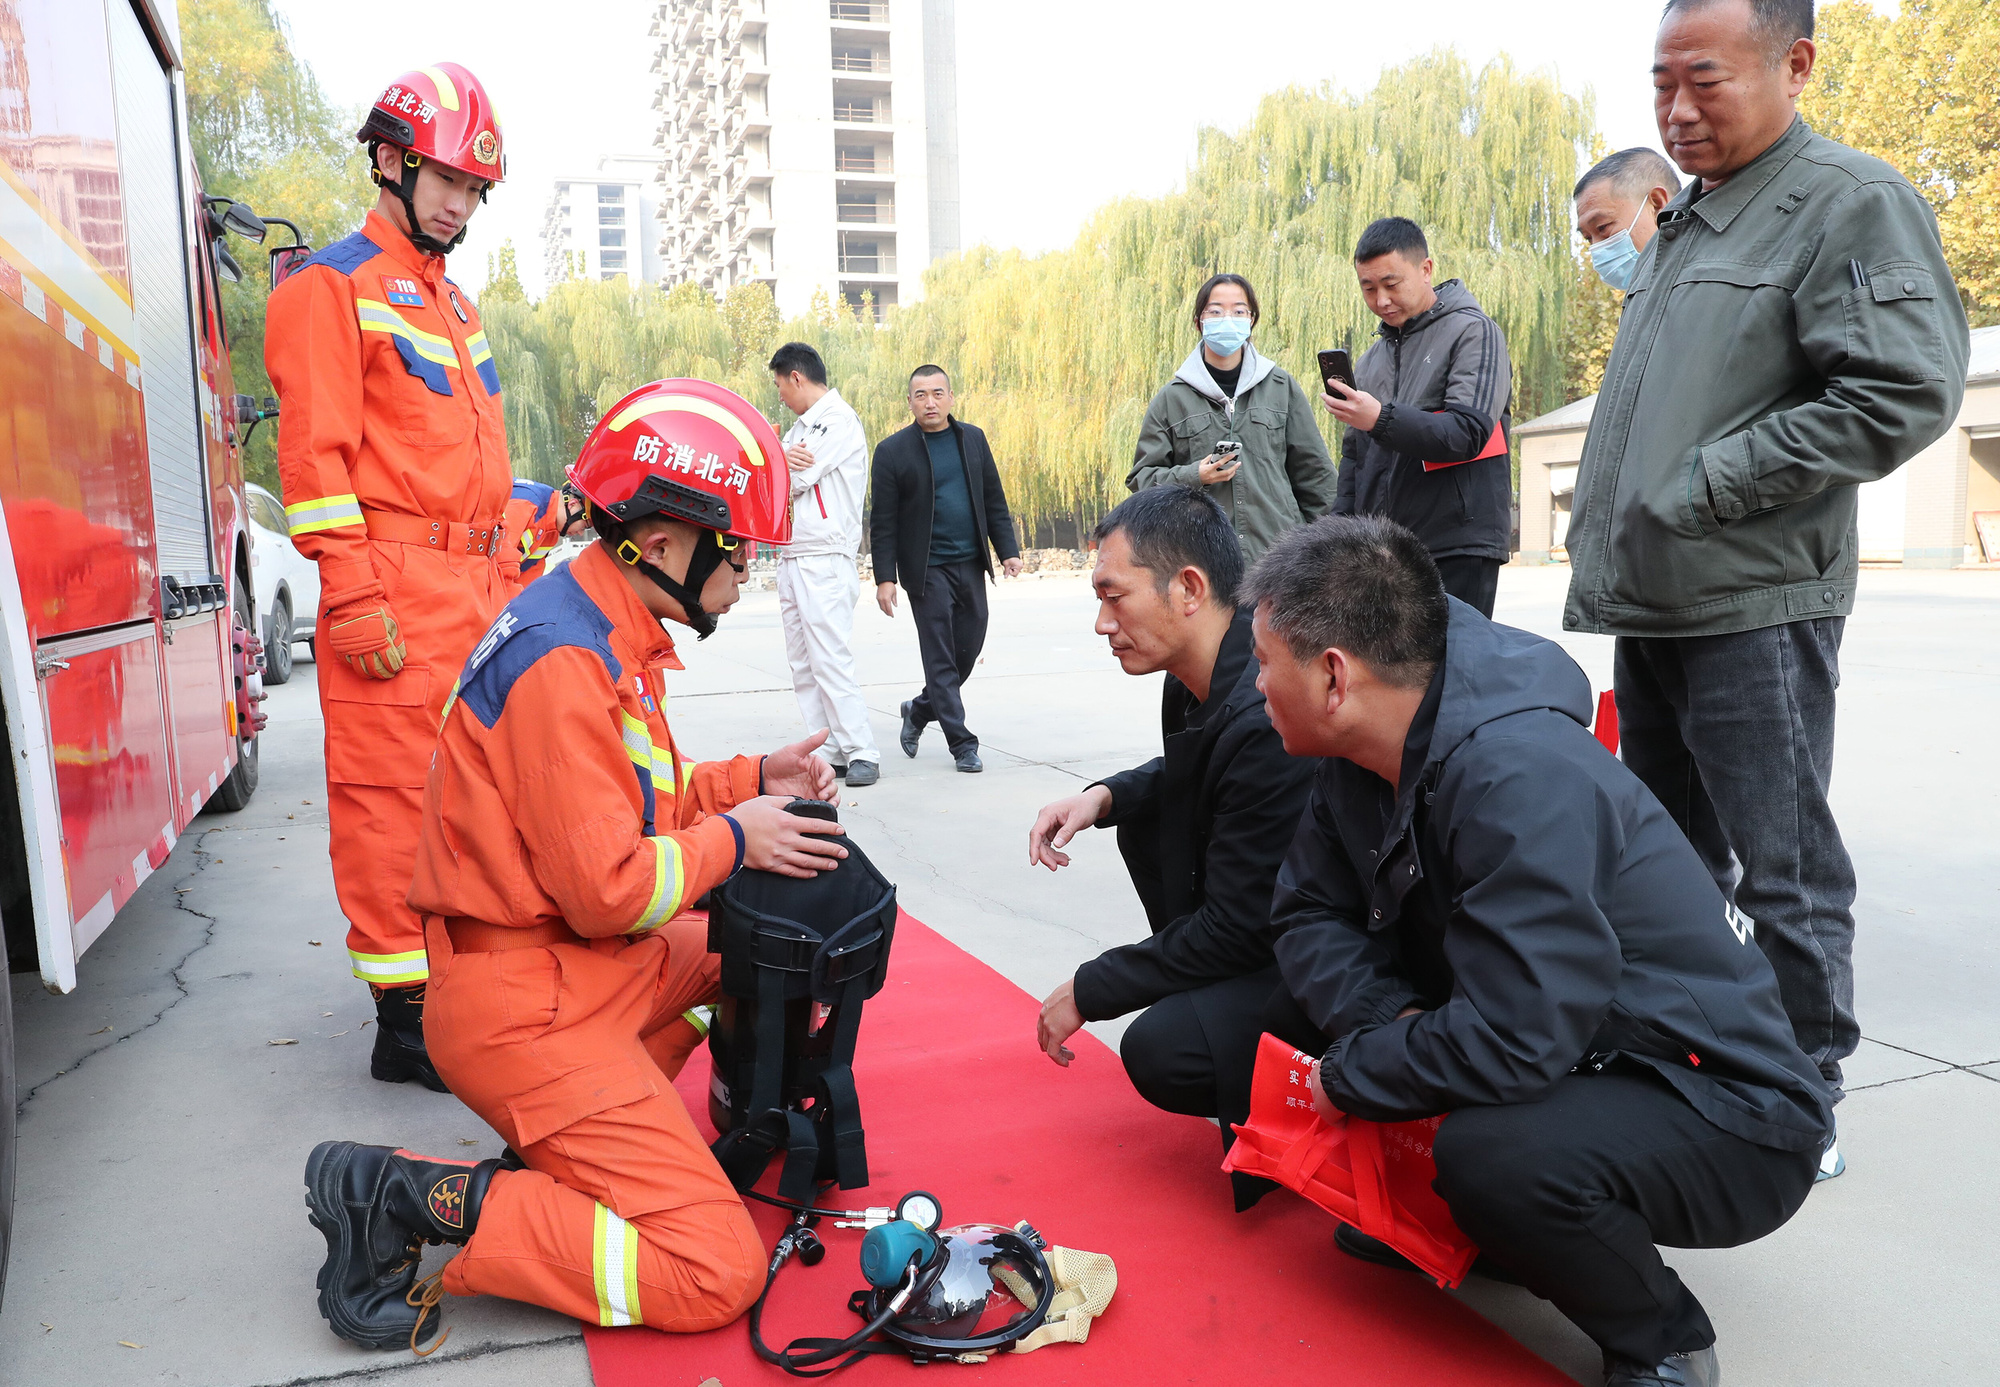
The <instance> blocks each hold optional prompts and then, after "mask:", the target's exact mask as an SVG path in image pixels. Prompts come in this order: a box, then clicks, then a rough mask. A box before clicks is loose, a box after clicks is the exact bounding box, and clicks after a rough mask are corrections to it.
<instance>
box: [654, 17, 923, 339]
mask: <svg viewBox="0 0 2000 1387" xmlns="http://www.w3.org/2000/svg"><path fill="white" fill-rule="evenodd" d="M953 3H954V0H658V3H656V4H655V5H654V10H653V25H652V34H653V37H654V38H655V39H656V40H657V42H658V50H657V55H656V57H655V59H654V64H653V70H654V72H655V73H656V74H657V75H658V77H659V92H658V96H657V99H656V102H655V105H656V107H657V109H658V110H659V112H660V124H659V134H658V146H659V150H660V163H659V180H660V205H661V211H660V223H661V239H660V244H659V254H660V260H661V273H662V276H663V278H664V279H665V280H666V281H667V282H669V283H672V282H678V281H680V280H684V279H685V280H693V281H695V282H697V283H699V284H701V285H703V286H705V287H706V288H708V289H710V290H712V291H714V292H715V293H718V294H721V293H726V292H727V291H728V290H729V289H730V288H731V287H732V286H733V285H736V284H741V283H745V282H747V281H751V280H762V281H764V282H765V283H767V284H769V285H770V286H771V289H772V292H773V294H774V295H775V296H776V298H777V301H778V310H779V312H780V313H782V314H784V315H785V316H786V317H791V316H794V315H797V314H800V313H803V312H805V311H806V310H807V309H808V308H809V307H810V306H811V304H812V301H813V298H814V296H815V294H816V293H818V292H819V291H821V290H824V291H825V293H826V295H827V297H828V298H829V299H830V300H832V301H833V302H836V303H842V302H844V303H846V304H847V305H848V306H849V307H850V308H856V309H858V308H860V307H861V306H862V304H863V303H864V302H872V303H873V305H874V307H875V311H876V314H877V316H878V317H879V316H880V315H881V314H882V313H883V312H884V311H885V310H886V309H888V308H889V307H891V306H894V305H896V304H904V303H912V302H914V301H915V300H916V299H917V298H918V297H919V296H920V295H921V294H922V292H923V272H924V268H925V267H926V266H927V265H929V264H930V262H931V261H932V260H934V259H936V258H937V257H939V256H941V255H947V254H950V253H951V252H953V251H955V250H957V249H958V245H959V239H958V80H957V55H956V48H957V40H956V36H955V32H954V28H955V19H954V11H953Z"/></svg>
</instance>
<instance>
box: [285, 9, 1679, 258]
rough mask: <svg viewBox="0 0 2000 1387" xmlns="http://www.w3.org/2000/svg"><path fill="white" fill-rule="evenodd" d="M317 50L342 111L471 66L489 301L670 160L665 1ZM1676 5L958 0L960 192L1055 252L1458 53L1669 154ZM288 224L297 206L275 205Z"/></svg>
mask: <svg viewBox="0 0 2000 1387" xmlns="http://www.w3.org/2000/svg"><path fill="white" fill-rule="evenodd" d="M275 8H276V9H277V10H278V11H279V12H280V13H281V14H283V15H284V16H285V18H286V20H287V21H288V22H289V24H290V26H291V30H292V38H293V41H294V44H295V46H296V48H297V51H298V52H299V54H300V55H301V56H302V57H303V58H305V60H306V61H307V62H309V63H310V64H311V65H312V67H313V70H314V71H315V72H316V73H318V75H319V77H320V80H321V82H322V83H324V85H325V86H326V88H327V91H328V94H329V95H331V96H332V97H333V98H334V99H335V100H336V101H339V102H342V103H350V104H351V103H358V102H362V101H367V100H369V99H372V98H373V97H374V95H375V94H376V93H377V92H378V91H380V90H381V88H382V87H383V86H385V85H386V84H387V83H388V82H389V80H390V79H391V78H393V77H394V76H396V75H397V74H398V73H399V72H402V71H406V70H408V69H410V68H412V67H418V66H422V65H424V64H427V63H431V62H436V61H440V60H451V61H456V62H461V63H464V64H465V65H466V66H467V67H470V68H471V69H472V70H473V71H474V72H476V73H478V74H479V76H480V78H481V80H482V81H484V82H485V83H486V86H487V89H488V91H490V92H491V93H492V95H493V99H494V102H495V105H496V106H497V108H498V109H499V112H500V116H501V120H502V122H503V123H504V128H505V133H506V137H507V175H508V177H507V183H506V184H505V185H504V186H503V187H501V188H497V189H495V190H494V192H493V197H492V200H491V202H489V203H488V205H487V206H486V207H484V208H483V209H481V211H480V212H479V214H478V216H477V217H476V219H475V220H474V222H473V224H472V231H471V233H470V234H469V235H468V236H467V238H466V241H465V244H464V245H463V246H462V247H460V249H459V251H458V252H457V253H456V254H455V255H454V256H453V257H452V259H453V262H454V263H453V278H455V279H458V280H459V281H460V282H462V283H464V284H465V285H466V286H467V287H468V288H471V289H473V290H474V291H475V292H476V291H477V287H478V286H480V285H482V284H484V283H485V279H486V259H487V253H488V252H489V251H490V250H492V249H494V248H495V247H497V246H498V245H499V244H500V243H501V241H502V240H505V239H508V238H511V239H512V240H513V241H514V244H515V246H516V247H517V248H518V249H519V251H520V260H521V271H522V278H523V280H524V281H525V282H526V283H527V286H528V290H529V292H530V293H531V294H539V292H540V290H541V277H542V276H541V265H542V246H541V225H542V214H543V211H544V209H545V208H546V206H547V204H548V200H549V195H550V191H551V185H552V184H553V182H554V180H555V178H556V176H557V175H559V174H570V173H577V172H583V171H587V170H589V169H590V168H592V167H593V166H594V165H595V162H596V159H597V156H599V155H601V154H615V153H639V154H644V153H647V152H649V151H650V150H651V148H652V138H653V126H654V113H653V111H652V99H653V88H654V81H653V76H652V73H651V72H650V70H649V69H650V68H651V65H652V57H653V41H652V40H651V39H649V38H648V37H647V36H646V29H647V23H648V16H649V15H650V13H651V10H652V6H651V4H649V3H645V2H644V0H557V3H550V0H532V3H530V0H478V2H477V3H474V2H473V0H417V2H414V3H413V0H341V3H339V4H330V3H326V0H276V5H275ZM1656 15H1657V8H1656V6H1655V5H1654V4H1651V3H1646V2H1645V0H1641V2H1640V3H1633V0H1591V2H1588V3H1587V2H1586V0H1539V3H1536V4H1533V5H1524V4H1504V3H1501V4H1496V3H1494V0H1423V2H1422V3H1417V4H1411V5H1410V6H1409V7H1408V8H1407V9H1406V8H1404V7H1403V6H1402V5H1400V4H1394V3H1385V0H1368V3H1366V4H1356V3H1352V0H1345V2H1344V3H1342V2H1337V0H1323V2H1320V3H1314V2H1313V0H1234V2H1233V3H1229V2H1228V0H1225V3H1216V0H1204V2H1202V3H1197V0H1152V2H1151V3H1149V4H1144V5H1141V4H1139V3H1136V0H1118V2H1117V3H1112V2H1111V0H958V69H959V71H958V100H959V106H958V110H959V160H960V183H961V188H960V196H961V198H962V201H963V213H962V215H963V235H964V240H965V243H966V244H967V245H974V244H977V243H979V242H981V241H985V242H988V243H990V244H993V245H996V246H1003V247H1005V246H1018V247H1020V248H1022V249H1025V250H1030V251H1042V250H1049V249H1052V248H1055V247H1057V246H1062V245H1066V244H1068V243H1069V241H1070V240H1071V239H1072V238H1074V236H1075V235H1076V232H1077V230H1078V228H1079V227H1080V226H1081V224H1082V222H1083V220H1084V218H1085V217H1086V216H1088V215H1089V213H1090V212H1091V211H1092V210H1093V209H1095V208H1096V207H1098V206H1100V205H1101V204H1103V203H1104V202H1106V201H1108V200H1110V199H1111V198H1114V197H1118V196H1120V195H1123V194H1128V193H1137V194H1141V195H1149V196H1150V195H1157V194H1160V193H1164V192H1167V191H1169V190H1170V189H1172V188H1174V187H1176V186H1178V185H1179V184H1180V182H1181V180H1182V178H1183V177H1184V175H1185V173H1186V170H1187V167H1188V164H1189V162H1190V161H1191V160H1192V158H1193V155H1194V146H1195V135H1196V132H1197V131H1198V130H1199V129H1200V128H1201V127H1202V126H1204V125H1213V126H1221V127H1224V128H1235V127H1237V126H1240V125H1242V124H1244V123H1245V122H1247V121H1248V120H1249V119H1250V118H1251V116H1253V115H1254V114H1255V112H1256V108H1257V101H1258V98H1259V97H1261V96H1262V95H1263V94H1264V93H1266V92H1269V91H1273V90H1276V89H1278V88H1280V87H1285V86H1291V85H1306V86H1315V85H1317V84H1319V83H1321V82H1326V81H1331V82H1333V83H1334V84H1335V85H1336V86H1339V87H1342V88H1345V89H1347V90H1350V91H1356V92H1359V91H1365V90H1367V89H1368V88H1370V87H1372V86H1373V85H1374V84H1375V81H1376V78H1377V76H1378V74H1379V73H1380V72H1381V70H1382V69H1383V68H1384V67H1386V66H1391V65H1394V64H1396V63H1400V62H1403V61H1405V60H1406V59H1408V58H1411V57H1414V56H1416V55H1418V54H1420V53H1423V52H1426V51H1428V50H1429V49H1431V48H1433V47H1436V46H1439V45H1452V46H1455V47H1456V48H1457V49H1458V51H1459V52H1460V53H1461V54H1462V55H1464V56H1465V57H1466V58H1467V59H1469V60H1470V61H1472V62H1473V63H1475V64H1479V63H1484V62H1485V61H1487V60H1488V59H1490V58H1492V57H1493V56H1494V55H1495V54H1497V53H1500V52H1502V51H1505V52H1507V53H1510V54H1511V55H1512V56H1513V58H1514V60H1515V62H1516V63H1517V64H1519V65H1520V66H1522V67H1524V68H1541V67H1547V68H1551V69H1553V70H1554V71H1555V73H1556V75H1557V76H1558V78H1559V79H1560V80H1561V82H1562V85H1563V86H1564V88H1566V89H1567V90H1569V91H1571V92H1581V91H1583V89H1584V88H1585V87H1589V88H1590V89H1591V90H1592V91H1593V92H1594V93H1595V95H1596V98H1597V118H1598V125H1599V128H1600V129H1601V130H1602V131H1603V132H1604V136H1605V139H1606V140H1607V141H1608V142H1609V144H1610V146H1611V147H1612V148H1614V149H1618V148H1623V147H1626V146H1629V145H1635V144H1648V145H1653V146H1655V147H1657V146H1658V141H1659V136H1658V131H1657V130H1656V128H1655V127H1654V124H1653V111H1652V90H1651V86H1650V82H1649V79H1648V76H1647V69H1648V67H1649V66H1650V65H1651V62H1652V35H1653V29H1654V25H1655V17H1656ZM271 210H273V211H274V212H275V211H278V210H279V209H271Z"/></svg>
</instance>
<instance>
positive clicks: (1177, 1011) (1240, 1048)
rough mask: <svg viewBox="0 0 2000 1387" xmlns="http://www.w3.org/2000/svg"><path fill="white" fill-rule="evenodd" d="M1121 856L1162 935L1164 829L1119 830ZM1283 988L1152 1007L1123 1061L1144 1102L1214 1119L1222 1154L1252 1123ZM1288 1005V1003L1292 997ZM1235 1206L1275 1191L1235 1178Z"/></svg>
mask: <svg viewBox="0 0 2000 1387" xmlns="http://www.w3.org/2000/svg"><path fill="white" fill-rule="evenodd" d="M1115 832H1116V833H1117V835H1118V853H1119V855H1120V856H1121V857H1123V858H1124V859H1125V870H1126V872H1127V873H1128V874H1130V876H1131V878H1132V889H1133V890H1134V891H1136V892H1138V895H1139V900H1140V903H1141V904H1143V905H1144V906H1145V908H1146V919H1147V921H1148V923H1150V924H1151V925H1152V927H1153V928H1154V929H1155V930H1159V929H1162V928H1164V927H1165V926H1166V925H1167V924H1168V923H1169V922H1170V921H1171V919H1172V916H1171V915H1170V914H1169V908H1168V906H1167V905H1166V903H1165V900H1164V896H1165V893H1164V891H1163V890H1162V888H1161V875H1160V862H1159V825H1158V823H1157V821H1156V820H1154V819H1152V818H1150V817H1146V818H1136V819H1128V820H1126V821H1125V822H1124V823H1121V824H1119V825H1118V827H1117V829H1116V830H1115ZM1280 986H1281V983H1280V980H1279V977H1278V968H1277V965H1276V964H1272V965H1271V966H1270V967H1268V968H1262V969H1259V970H1258V971H1257V972H1254V973H1246V974H1244V975H1243V976H1242V977H1236V978H1227V979H1224V980H1223V981H1221V982H1214V983H1210V984H1208V985H1207V986H1205V987H1196V988H1191V989H1189V990H1188V991H1186V992H1177V993H1175V994H1174V995H1173V996H1171V997H1166V998H1163V999H1161V1000H1160V1001H1158V1002H1155V1003H1154V1004H1153V1005H1152V1006H1150V1007H1147V1008H1146V1009H1145V1010H1144V1011H1143V1012H1141V1013H1139V1015H1138V1017H1137V1018H1136V1019H1135V1020H1134V1021H1133V1022H1132V1024H1131V1025H1130V1026H1128V1027H1126V1029H1125V1037H1124V1039H1123V1040H1121V1041H1120V1042H1119V1044H1118V1057H1119V1058H1120V1059H1122V1060H1123V1061H1124V1062H1125V1073H1126V1076H1127V1077H1128V1078H1130V1079H1131V1080H1132V1087H1133V1088H1134V1089H1136V1090H1138V1093H1139V1096H1140V1097H1141V1098H1144V1099H1145V1100H1146V1101H1147V1102H1148V1103H1151V1104H1152V1105H1153V1106H1154V1107H1156V1108H1164V1109H1166V1111H1168V1112H1174V1113H1183V1114H1185V1115H1187V1116H1189V1117H1210V1118H1214V1119H1215V1120H1216V1121H1217V1122H1218V1123H1220V1124H1221V1127H1222V1148H1223V1150H1225V1151H1227V1150H1228V1149H1229V1147H1230V1144H1231V1143H1232V1142H1234V1141H1235V1140H1236V1133H1235V1131H1234V1130H1232V1125H1233V1124H1235V1123H1238V1122H1244V1121H1247V1120H1248V1119H1249V1116H1250V1075H1251V1073H1252V1071H1253V1069H1254V1068H1255V1065H1256V1060H1257V1038H1258V1037H1259V1036H1260V1035H1262V1034H1263V1032H1264V1015H1265V1012H1266V1010H1267V1009H1268V1008H1269V1007H1270V1005H1271V999H1272V996H1273V995H1274V994H1275V993H1276V992H1278V991H1279V989H1280ZM1287 1000H1289V998H1287ZM1232 1178H1233V1180H1234V1184H1235V1189H1236V1207H1237V1208H1238V1209H1239V1210H1240V1209H1247V1208H1249V1207H1250V1206H1251V1205H1252V1204H1255V1203H1256V1202H1257V1200H1258V1199H1259V1198H1261V1197H1262V1196H1263V1195H1264V1194H1265V1193H1266V1192H1268V1191H1269V1190H1271V1189H1273V1188H1275V1187H1274V1186H1273V1185H1271V1184H1270V1183H1269V1182H1268V1181H1264V1180H1256V1179H1249V1178H1246V1177H1243V1176H1236V1177H1232Z"/></svg>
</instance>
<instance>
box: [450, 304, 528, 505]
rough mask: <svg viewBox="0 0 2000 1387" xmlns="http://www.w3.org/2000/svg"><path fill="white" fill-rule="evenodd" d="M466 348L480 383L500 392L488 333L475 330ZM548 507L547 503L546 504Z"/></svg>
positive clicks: (498, 374)
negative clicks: (488, 341)
mask: <svg viewBox="0 0 2000 1387" xmlns="http://www.w3.org/2000/svg"><path fill="white" fill-rule="evenodd" d="M465 349H466V350H467V351H468V352H470V353H472V369H473V370H475V371H477V372H479V380H480V383H481V384H483V385H484V386H485V387H486V393H487V394H489V395H498V394H499V393H500V368H499V367H497V366H495V365H494V364H493V348H492V347H490V346H488V345H487V342H486V334H485V333H483V332H475V333H473V334H472V336H470V337H468V338H466V339H465ZM544 509H546V503H545V504H544Z"/></svg>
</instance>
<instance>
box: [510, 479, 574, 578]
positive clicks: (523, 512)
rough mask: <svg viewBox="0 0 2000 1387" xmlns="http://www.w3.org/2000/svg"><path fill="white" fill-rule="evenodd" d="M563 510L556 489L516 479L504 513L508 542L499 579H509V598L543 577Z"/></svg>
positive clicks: (543, 484) (558, 536)
mask: <svg viewBox="0 0 2000 1387" xmlns="http://www.w3.org/2000/svg"><path fill="white" fill-rule="evenodd" d="M561 510H562V508H561V507H560V506H559V505H557V504H556V493H555V488H554V487H552V486H548V485H546V484H545V483H542V482H531V481H529V480H528V479H527V478H526V477H516V478H515V479H514V494H513V497H512V498H511V499H510V500H509V501H508V502H507V509H506V511H505V512H504V514H505V516H506V520H507V543H506V544H505V545H504V546H503V547H502V549H501V552H500V576H501V577H502V578H503V579H505V580H506V583H507V589H508V596H510V597H511V596H513V594H515V593H517V592H519V591H520V590H521V589H522V588H524V587H526V586H527V585H528V584H530V583H532V582H534V581H535V579H537V578H539V577H541V576H542V569H543V568H544V566H545V565H546V564H547V563H548V558H549V555H550V553H551V552H553V551H554V549H555V547H556V541H557V540H558V539H560V538H561V535H560V533H559V532H558V527H559V526H560V525H561V524H562V514H561Z"/></svg>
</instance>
